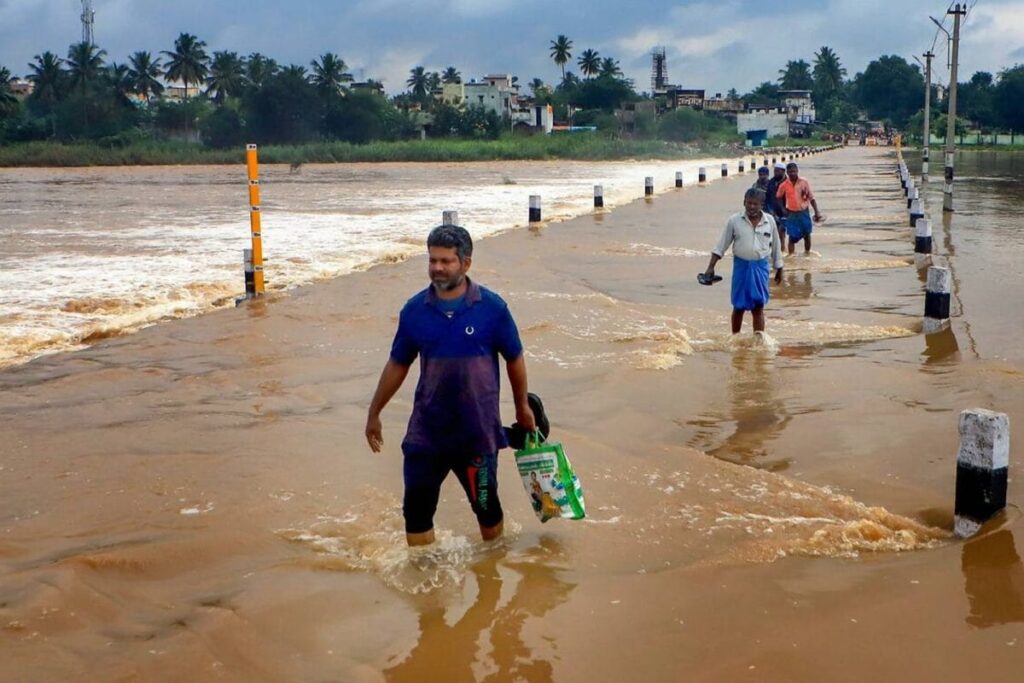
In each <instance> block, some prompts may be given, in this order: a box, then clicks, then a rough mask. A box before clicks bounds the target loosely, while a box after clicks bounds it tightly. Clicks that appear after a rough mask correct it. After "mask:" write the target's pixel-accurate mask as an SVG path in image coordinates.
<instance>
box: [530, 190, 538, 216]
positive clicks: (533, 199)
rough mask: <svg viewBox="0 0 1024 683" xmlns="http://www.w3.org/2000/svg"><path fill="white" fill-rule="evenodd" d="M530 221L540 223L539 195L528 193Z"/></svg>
mask: <svg viewBox="0 0 1024 683" xmlns="http://www.w3.org/2000/svg"><path fill="white" fill-rule="evenodd" d="M530 222H531V223H540V195H539V194H531V195H530Z"/></svg>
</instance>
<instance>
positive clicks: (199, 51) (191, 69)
mask: <svg viewBox="0 0 1024 683" xmlns="http://www.w3.org/2000/svg"><path fill="white" fill-rule="evenodd" d="M204 47H206V43H204V42H203V41H201V40H199V39H198V38H196V37H195V36H194V35H192V34H191V33H182V34H180V35H179V36H178V39H177V40H175V41H174V51H173V52H167V51H166V50H165V51H164V53H163V54H164V55H165V56H167V58H168V62H167V72H166V75H167V78H168V79H169V80H172V81H181V82H182V84H183V85H184V86H185V99H188V84H189V83H195V84H196V86H198V85H199V84H200V83H202V82H203V81H204V80H205V79H206V75H207V73H208V72H209V67H208V66H207V64H208V63H209V61H210V58H209V57H208V56H207V55H206V50H204V49H203V48H204Z"/></svg>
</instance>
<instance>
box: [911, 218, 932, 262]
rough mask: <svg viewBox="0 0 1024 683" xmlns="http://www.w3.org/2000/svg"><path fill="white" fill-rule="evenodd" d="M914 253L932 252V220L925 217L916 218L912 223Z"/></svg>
mask: <svg viewBox="0 0 1024 683" xmlns="http://www.w3.org/2000/svg"><path fill="white" fill-rule="evenodd" d="M914 253H915V254H931V253H932V222H931V221H930V220H928V219H927V218H918V219H917V223H916V224H915V225H914Z"/></svg>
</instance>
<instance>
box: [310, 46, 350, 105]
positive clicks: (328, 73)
mask: <svg viewBox="0 0 1024 683" xmlns="http://www.w3.org/2000/svg"><path fill="white" fill-rule="evenodd" d="M310 66H311V67H312V69H313V75H312V76H311V77H310V79H311V80H312V82H313V85H315V86H316V87H317V90H319V91H320V92H321V93H325V94H326V93H331V94H335V95H336V94H339V93H341V91H342V90H344V88H345V84H346V83H351V82H352V74H350V73H349V72H348V64H346V63H345V60H344V59H342V58H341V57H339V56H338V55H336V54H334V53H333V52H325V53H324V54H322V55H320V59H319V60H313V61H312V62H310Z"/></svg>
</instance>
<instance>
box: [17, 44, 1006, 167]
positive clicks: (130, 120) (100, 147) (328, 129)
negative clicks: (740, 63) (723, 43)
mask: <svg viewBox="0 0 1024 683" xmlns="http://www.w3.org/2000/svg"><path fill="white" fill-rule="evenodd" d="M548 49H549V56H550V57H551V59H552V61H553V62H554V64H555V66H557V67H558V69H559V73H560V80H559V81H558V83H557V84H554V85H552V84H548V83H545V82H544V81H543V80H542V79H540V78H534V79H532V80H531V81H530V82H529V83H528V84H526V85H521V84H520V83H519V82H518V79H517V78H515V77H508V83H507V87H506V86H500V87H498V89H497V91H496V92H498V94H499V95H500V94H501V93H502V92H505V93H506V94H508V93H510V94H511V96H512V98H511V99H509V102H511V101H513V100H519V101H520V105H523V106H520V107H518V108H517V109H516V110H515V112H514V111H513V108H512V106H511V104H509V106H508V107H507V109H503V108H501V107H495V106H480V105H477V106H473V105H471V104H470V103H469V102H466V101H465V100H466V99H468V98H465V97H464V98H463V99H461V100H460V99H459V98H458V97H455V98H453V97H451V92H453V90H452V89H451V88H450V87H449V86H457V87H456V89H455V90H454V92H460V91H459V90H458V87H462V85H463V83H462V75H461V73H460V72H459V71H458V70H457V69H456V68H455V67H454V66H452V67H448V68H447V69H445V70H444V71H440V72H434V71H428V70H427V69H426V68H424V67H423V66H415V67H413V68H412V69H411V70H410V72H409V78H408V80H407V81H406V82H405V86H407V90H405V91H403V92H400V93H398V94H397V95H394V96H390V97H389V96H387V95H385V93H384V88H383V85H382V84H381V83H380V82H378V81H374V80H373V79H368V80H367V81H365V82H363V83H354V82H353V77H352V75H351V74H350V73H349V70H348V66H347V65H346V63H345V61H344V60H343V59H342V58H341V57H340V56H338V55H336V54H334V53H331V52H326V53H324V54H321V55H320V56H319V57H317V58H316V59H314V60H312V61H311V62H310V63H309V65H308V67H307V66H303V65H297V64H292V65H287V66H283V65H280V64H278V63H277V62H276V61H275V60H274V59H272V58H270V57H268V56H265V55H262V54H259V53H252V54H250V55H248V56H247V57H243V56H241V55H239V54H238V53H236V52H230V51H213V52H212V54H209V53H208V52H207V46H206V43H205V42H203V41H202V40H200V39H198V38H197V37H196V36H194V35H192V34H189V33H182V34H180V35H179V37H178V39H177V40H176V41H175V43H174V46H173V48H172V49H171V50H167V51H163V52H160V53H152V52H147V51H138V52H135V53H133V54H131V55H130V56H128V58H127V60H126V61H124V62H117V61H113V60H111V61H108V57H109V55H107V53H106V52H105V51H104V50H102V49H100V48H99V47H97V46H95V45H92V44H89V43H77V44H74V45H71V46H70V47H69V48H68V50H67V53H66V57H63V58H62V57H59V56H58V55H57V54H56V53H54V52H50V51H45V52H42V53H40V54H38V55H36V56H35V58H34V59H33V61H32V62H31V63H30V64H28V65H27V66H28V69H29V71H28V72H27V75H26V79H25V80H19V79H14V78H12V75H11V72H10V71H9V70H8V69H7V68H5V67H3V66H0V164H2V165H5V166H12V165H92V164H165V163H168V164H181V163H228V162H235V161H237V160H238V159H239V157H240V153H241V152H240V150H241V149H242V147H243V146H244V144H245V143H248V142H255V143H257V144H259V145H260V146H261V148H262V149H263V153H262V157H263V159H264V160H266V161H269V162H275V161H280V162H282V163H306V162H329V161H447V160H452V161H456V160H493V159H551V158H569V159H615V158H641V157H647V158H650V157H660V156H668V155H679V154H685V153H689V152H693V151H695V150H699V149H704V150H708V149H718V148H720V147H722V146H736V147H738V146H740V145H741V144H742V142H743V138H742V137H741V136H740V135H738V134H737V133H736V125H735V116H736V112H738V111H742V110H744V109H745V108H749V107H770V108H774V107H778V106H780V104H781V101H782V97H783V93H782V92H781V91H785V90H808V91H811V93H812V98H813V102H814V105H815V107H816V112H817V115H816V118H817V124H816V126H815V129H816V130H817V131H818V132H837V133H848V132H850V131H851V129H852V127H853V126H855V125H856V123H857V121H858V120H864V119H868V118H870V119H873V120H876V121H880V122H882V124H884V125H885V126H886V127H889V126H892V127H895V128H898V129H906V130H909V131H910V132H914V131H915V130H918V129H920V125H921V122H922V115H921V114H920V112H919V110H920V108H921V100H922V99H923V97H922V94H923V90H924V81H923V78H922V76H921V72H920V71H919V70H918V69H917V67H915V66H912V65H910V64H908V63H907V62H906V61H905V60H904V59H903V58H902V57H897V56H893V55H889V56H883V57H880V58H879V59H877V60H874V61H872V62H871V63H869V64H868V66H867V68H866V69H865V70H864V71H863V72H861V73H857V74H856V75H855V76H853V77H852V78H847V77H846V76H847V71H846V69H845V68H844V67H843V66H842V64H841V63H840V60H839V57H838V55H837V54H836V53H835V52H834V51H833V50H832V49H831V48H829V47H827V46H823V47H822V48H820V50H818V51H817V52H815V54H814V60H813V64H812V63H810V62H807V61H805V60H803V59H795V60H789V61H788V62H787V63H786V64H785V66H784V67H783V68H782V69H780V70H779V76H778V79H777V80H776V81H765V82H762V83H761V84H760V85H758V86H757V87H756V88H754V89H753V90H751V91H750V92H748V93H746V94H743V95H741V94H740V93H738V92H737V91H735V90H731V91H729V92H728V93H727V94H726V96H725V97H724V98H721V97H716V98H714V99H715V103H716V105H717V106H716V107H712V106H711V105H710V99H709V100H706V101H705V102H706V103H708V106H706V107H704V108H703V109H698V108H691V107H689V106H675V105H674V104H673V103H670V102H668V101H667V99H666V98H665V96H664V95H660V94H656V95H654V96H652V95H651V94H649V93H643V92H638V91H637V89H636V87H635V84H634V83H633V82H632V81H631V80H630V79H628V78H626V77H625V76H624V75H623V72H622V70H621V68H620V66H619V63H618V61H617V60H616V59H614V58H613V57H610V56H607V55H605V56H602V55H600V54H599V53H598V52H597V51H596V50H594V49H589V48H588V49H585V50H582V51H580V52H579V54H578V55H575V65H576V66H577V67H578V68H579V74H580V75H577V74H576V73H574V72H573V71H572V70H571V68H569V69H567V66H568V67H571V66H572V65H573V63H574V59H573V58H574V46H573V42H572V40H570V39H569V38H568V37H566V36H564V35H560V36H558V37H557V38H556V39H555V40H552V41H551V43H550V46H549V48H548ZM175 84H177V85H175ZM15 85H17V86H18V87H19V91H18V93H16V92H15V89H14V88H15ZM477 85H479V84H477ZM502 87H504V88H506V89H505V90H504V91H502V90H501V88H502ZM28 91H30V92H28ZM26 93H27V94H26ZM937 94H938V93H936V95H937ZM960 97H961V106H960V111H961V113H962V115H963V116H964V117H965V118H966V119H968V120H970V121H972V122H974V123H976V124H978V125H980V126H981V127H983V128H984V127H988V128H989V129H1000V130H1003V129H1005V130H1024V109H1021V108H1020V107H1019V106H1018V104H1019V102H1021V101H1024V67H1021V66H1017V67H1014V68H1012V69H1007V70H1005V71H1003V72H1002V73H1001V74H999V76H998V78H995V77H993V76H992V75H991V74H986V73H978V74H975V75H974V76H973V77H972V78H971V81H970V82H968V83H967V84H961V96H960ZM933 101H934V102H936V105H935V106H934V107H933V116H934V117H935V119H934V121H933V124H932V131H933V132H941V130H942V128H941V125H940V124H941V123H942V117H943V116H944V112H943V107H944V102H943V100H941V99H940V98H938V97H935V98H934V99H933ZM526 105H537V106H540V107H542V108H546V107H548V106H550V108H551V112H552V114H553V118H554V120H555V121H556V122H559V123H561V124H563V125H565V126H572V127H575V128H585V129H586V130H587V131H588V132H583V133H559V132H556V133H555V134H552V135H550V136H545V135H541V134H534V133H536V130H537V129H536V128H535V127H533V124H535V123H536V121H535V120H534V121H527V120H525V119H530V118H531V115H530V114H529V113H527V114H526V116H525V119H523V120H518V119H521V118H522V113H523V112H530V111H531V110H530V109H529V106H526ZM965 130H966V126H965ZM421 138H424V139H421ZM773 142H775V141H773Z"/></svg>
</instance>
